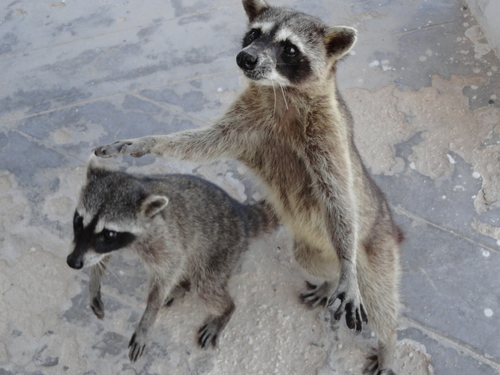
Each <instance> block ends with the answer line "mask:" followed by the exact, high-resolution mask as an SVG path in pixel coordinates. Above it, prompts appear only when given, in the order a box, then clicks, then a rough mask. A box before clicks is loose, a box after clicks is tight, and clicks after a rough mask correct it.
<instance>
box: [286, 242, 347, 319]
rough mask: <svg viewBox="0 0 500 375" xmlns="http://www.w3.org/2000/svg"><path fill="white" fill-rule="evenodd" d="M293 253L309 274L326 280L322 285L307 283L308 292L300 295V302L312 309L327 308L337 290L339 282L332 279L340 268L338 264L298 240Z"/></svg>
mask: <svg viewBox="0 0 500 375" xmlns="http://www.w3.org/2000/svg"><path fill="white" fill-rule="evenodd" d="M293 253H294V256H295V259H296V260H297V262H298V263H299V264H300V265H301V266H302V268H304V269H305V270H306V271H307V272H308V273H309V274H311V275H313V276H316V277H321V278H323V279H326V281H325V282H323V283H322V284H321V285H314V284H311V283H309V282H307V281H306V287H307V290H306V291H305V292H303V293H301V294H300V296H299V298H300V300H301V301H302V303H303V304H304V305H307V306H308V307H309V308H311V309H314V308H316V307H317V306H326V303H327V302H328V299H329V298H330V297H331V295H332V293H333V292H334V291H335V290H336V289H337V280H336V279H335V278H332V275H333V276H335V275H334V273H335V270H336V269H337V268H338V264H337V262H335V261H334V260H333V259H325V258H324V257H323V256H322V255H321V253H320V251H319V250H317V249H314V248H313V247H311V246H309V245H308V244H306V243H305V242H303V241H300V240H297V239H296V240H295V242H294V247H293Z"/></svg>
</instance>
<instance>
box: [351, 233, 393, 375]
mask: <svg viewBox="0 0 500 375" xmlns="http://www.w3.org/2000/svg"><path fill="white" fill-rule="evenodd" d="M384 242H385V243H381V244H379V245H377V247H373V246H367V247H366V248H365V250H366V252H361V253H362V254H360V258H359V259H358V280H359V286H360V291H361V295H362V298H363V302H364V305H365V307H366V311H367V314H368V320H369V325H370V327H371V329H372V330H373V331H374V332H375V333H376V335H377V337H378V351H377V354H375V355H373V356H371V357H369V358H368V359H369V363H368V364H367V366H366V368H365V372H364V373H365V374H369V375H394V372H393V364H394V355H395V351H396V340H397V333H396V329H397V326H398V316H399V297H398V290H397V289H398V282H399V272H400V271H399V253H398V245H397V243H396V241H395V240H394V239H393V238H392V237H391V238H390V239H388V240H387V241H384Z"/></svg>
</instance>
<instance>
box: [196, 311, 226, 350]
mask: <svg viewBox="0 0 500 375" xmlns="http://www.w3.org/2000/svg"><path fill="white" fill-rule="evenodd" d="M220 331H221V322H220V318H219V317H215V318H211V319H209V320H208V321H207V322H206V323H205V325H203V326H202V327H201V328H200V329H199V330H198V345H200V347H201V348H202V349H207V348H208V346H209V345H210V344H212V347H213V348H215V346H216V345H217V338H218V337H219V334H220Z"/></svg>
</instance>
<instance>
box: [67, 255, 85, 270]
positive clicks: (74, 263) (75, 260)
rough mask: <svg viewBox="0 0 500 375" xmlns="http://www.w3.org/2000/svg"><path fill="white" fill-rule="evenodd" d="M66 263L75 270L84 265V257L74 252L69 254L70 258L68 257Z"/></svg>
mask: <svg viewBox="0 0 500 375" xmlns="http://www.w3.org/2000/svg"><path fill="white" fill-rule="evenodd" d="M66 263H68V266H70V267H71V268H74V269H75V270H79V269H80V268H82V267H83V260H82V258H81V257H76V256H73V254H69V255H68V258H67V259H66Z"/></svg>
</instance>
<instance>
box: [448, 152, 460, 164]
mask: <svg viewBox="0 0 500 375" xmlns="http://www.w3.org/2000/svg"><path fill="white" fill-rule="evenodd" d="M446 156H448V160H449V161H450V163H451V164H457V162H456V160H455V159H453V156H451V155H450V154H446Z"/></svg>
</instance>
